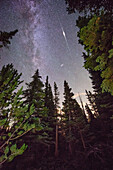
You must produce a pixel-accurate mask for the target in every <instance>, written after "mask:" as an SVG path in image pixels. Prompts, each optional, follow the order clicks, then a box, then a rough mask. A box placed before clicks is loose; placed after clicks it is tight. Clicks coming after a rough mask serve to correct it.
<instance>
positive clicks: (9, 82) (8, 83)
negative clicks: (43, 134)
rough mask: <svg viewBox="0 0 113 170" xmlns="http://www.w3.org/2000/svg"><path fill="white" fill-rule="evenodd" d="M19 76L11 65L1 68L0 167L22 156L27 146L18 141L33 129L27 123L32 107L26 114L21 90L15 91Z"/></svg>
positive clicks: (32, 125)
mask: <svg viewBox="0 0 113 170" xmlns="http://www.w3.org/2000/svg"><path fill="white" fill-rule="evenodd" d="M20 76H21V74H18V72H17V70H15V69H14V68H13V65H12V64H8V65H7V66H3V68H2V70H1V71H0V134H1V135H0V153H1V155H0V165H1V164H2V163H4V162H6V161H12V160H13V159H14V157H16V156H17V155H21V154H23V152H24V151H25V150H26V148H27V145H26V144H25V143H24V142H23V144H22V142H20V141H19V139H20V137H21V139H22V137H23V136H24V135H25V134H26V133H27V132H29V131H31V130H32V129H34V128H35V125H34V124H30V123H29V118H30V117H31V116H32V114H33V112H34V108H33V105H32V106H31V107H30V110H29V112H28V106H27V105H25V106H23V101H22V88H21V89H20V90H17V87H18V85H19V84H20V83H21V81H20ZM15 90H16V91H15ZM38 124H39V122H38ZM17 144H19V145H20V148H19V147H18V146H17Z"/></svg>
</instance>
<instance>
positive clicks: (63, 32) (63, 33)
mask: <svg viewBox="0 0 113 170" xmlns="http://www.w3.org/2000/svg"><path fill="white" fill-rule="evenodd" d="M57 14H58V13H57ZM58 21H59V24H60V28H61V30H62V35H63V37H64V39H65V43H66V46H67V49H68V52H69V54H70V57H71V50H70V47H69V44H68V40H67V37H66V33H65V31H64V29H63V26H62V23H61V21H60V18H59V16H58ZM71 58H72V57H71Z"/></svg>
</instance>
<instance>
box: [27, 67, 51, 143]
mask: <svg viewBox="0 0 113 170" xmlns="http://www.w3.org/2000/svg"><path fill="white" fill-rule="evenodd" d="M32 79H33V80H32V81H31V82H30V83H26V85H27V89H26V90H25V91H24V98H25V101H24V103H25V104H28V109H29V108H30V106H31V105H32V104H33V105H34V107H35V111H34V113H33V115H32V121H33V122H34V123H35V125H36V133H37V132H38V136H37V138H38V139H39V140H42V141H43V140H44V141H46V139H48V134H47V133H46V132H45V131H47V130H48V124H47V122H46V118H47V108H46V107H45V103H44V98H45V93H44V85H43V82H42V81H41V76H40V75H39V70H38V69H37V70H36V72H35V74H34V75H33V76H32ZM38 119H40V124H41V126H42V127H43V128H42V129H40V127H39V125H38ZM39 130H40V133H39Z"/></svg>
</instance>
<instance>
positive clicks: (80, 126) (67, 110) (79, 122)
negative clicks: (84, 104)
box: [63, 81, 87, 154]
mask: <svg viewBox="0 0 113 170" xmlns="http://www.w3.org/2000/svg"><path fill="white" fill-rule="evenodd" d="M73 96H74V93H72V92H71V88H69V85H68V83H67V82H66V81H64V99H65V100H64V102H63V112H64V122H63V123H64V126H65V136H66V138H67V140H68V143H69V152H70V154H72V146H71V143H72V141H75V142H76V141H77V140H79V141H81V142H82V145H83V148H84V149H85V147H86V146H85V141H84V137H83V133H84V134H85V132H86V131H87V130H86V129H87V125H86V122H85V119H84V114H83V112H82V110H81V108H80V106H79V104H78V102H77V101H76V99H73Z"/></svg>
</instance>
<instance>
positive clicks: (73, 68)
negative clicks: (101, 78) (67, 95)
mask: <svg viewBox="0 0 113 170" xmlns="http://www.w3.org/2000/svg"><path fill="white" fill-rule="evenodd" d="M77 16H78V14H77V13H76V14H71V15H69V14H67V12H66V5H65V1H64V0H0V30H1V31H7V32H10V31H13V30H15V29H18V33H17V34H16V35H15V36H14V37H13V39H12V40H11V45H10V48H9V49H6V48H3V49H0V50H1V51H0V57H1V61H0V69H1V68H2V66H3V65H6V64H8V63H13V64H14V68H15V69H17V70H18V72H19V73H21V72H22V79H23V80H24V83H26V82H27V83H28V82H30V81H31V80H32V79H31V78H30V77H31V76H32V75H33V74H34V72H35V71H36V69H39V72H40V75H41V76H42V78H43V81H44V82H45V78H46V76H47V75H48V76H49V81H50V84H51V85H52V86H53V83H54V81H55V82H56V83H57V85H58V87H59V91H60V94H61V95H60V98H61V101H62V100H63V83H64V80H67V81H68V83H69V85H70V87H71V88H72V91H73V92H74V93H75V96H77V94H78V92H79V93H80V94H81V97H82V99H83V101H84V102H85V98H86V97H85V96H84V95H85V89H87V90H91V81H90V79H89V75H88V73H87V71H86V70H85V69H84V68H83V58H82V57H81V56H82V51H83V47H82V46H81V45H80V44H78V39H77V31H78V28H77V27H76V26H75V24H76V19H77ZM24 87H25V86H24Z"/></svg>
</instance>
